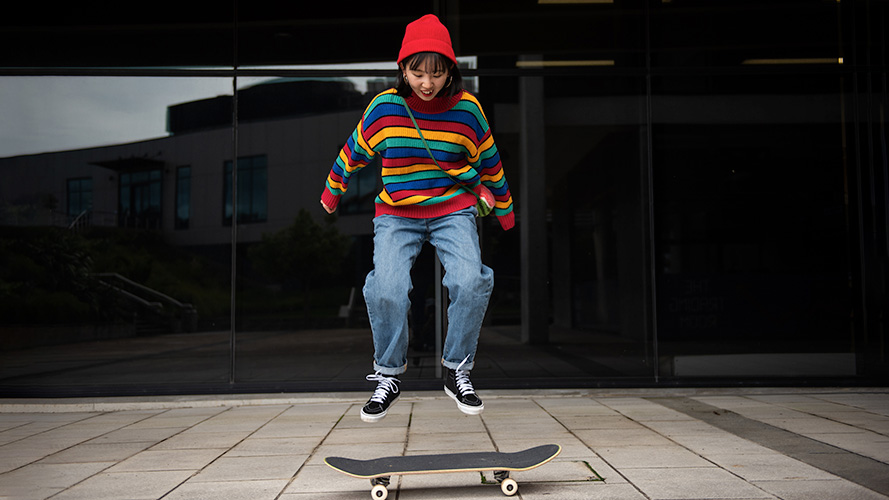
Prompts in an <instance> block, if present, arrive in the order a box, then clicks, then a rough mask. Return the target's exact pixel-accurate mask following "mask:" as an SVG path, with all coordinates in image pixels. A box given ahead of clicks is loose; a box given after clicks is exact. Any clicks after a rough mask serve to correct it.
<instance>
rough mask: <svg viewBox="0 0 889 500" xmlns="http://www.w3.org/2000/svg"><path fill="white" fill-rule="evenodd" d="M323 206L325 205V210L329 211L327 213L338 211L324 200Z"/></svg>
mask: <svg viewBox="0 0 889 500" xmlns="http://www.w3.org/2000/svg"><path fill="white" fill-rule="evenodd" d="M321 206H322V207H324V211H325V212H327V213H329V214H332V213H334V212H336V209H335V208H330V207H328V206H327V204H326V203H324V202H323V201H322V202H321Z"/></svg>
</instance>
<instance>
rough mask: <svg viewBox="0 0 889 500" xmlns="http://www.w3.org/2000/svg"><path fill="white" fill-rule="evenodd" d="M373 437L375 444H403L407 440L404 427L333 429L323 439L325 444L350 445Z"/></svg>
mask: <svg viewBox="0 0 889 500" xmlns="http://www.w3.org/2000/svg"><path fill="white" fill-rule="evenodd" d="M369 434H372V435H373V442H374V444H376V443H403V442H404V441H405V439H406V438H407V428H406V427H400V428H399V427H376V428H372V429H371V428H364V429H358V428H355V429H333V430H331V431H330V433H329V434H328V435H327V437H326V438H325V439H324V442H325V443H326V444H350V443H356V442H360V441H362V440H364V439H367V438H368V435H369Z"/></svg>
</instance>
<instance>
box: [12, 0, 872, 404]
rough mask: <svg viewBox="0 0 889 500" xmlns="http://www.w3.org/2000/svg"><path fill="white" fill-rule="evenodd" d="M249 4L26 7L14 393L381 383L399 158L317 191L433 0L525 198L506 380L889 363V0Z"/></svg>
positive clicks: (497, 328)
mask: <svg viewBox="0 0 889 500" xmlns="http://www.w3.org/2000/svg"><path fill="white" fill-rule="evenodd" d="M162 3H163V2H162ZM219 7H220V6H219V5H217V4H214V5H213V6H212V9H210V10H199V9H197V8H195V9H194V11H193V12H189V11H183V10H182V9H181V8H176V9H172V8H164V6H163V5H159V6H157V9H156V10H155V11H152V12H147V11H146V12H141V14H139V15H136V16H134V15H133V14H132V13H130V12H128V13H126V14H120V15H118V14H115V13H114V12H107V11H105V10H102V9H100V8H98V7H83V8H81V7H79V8H78V9H76V12H73V11H72V12H63V11H53V12H40V11H39V10H37V9H34V10H33V11H30V12H28V11H29V8H28V7H26V8H25V10H26V14H25V15H24V16H17V17H18V18H17V19H16V25H14V26H13V25H9V24H7V23H10V22H11V21H4V22H3V26H2V27H0V39H2V42H3V43H4V45H5V46H7V47H19V48H20V50H16V51H13V53H12V54H9V55H7V56H4V61H3V62H2V63H0V64H2V67H0V99H2V100H3V102H2V103H0V107H2V109H4V110H8V111H5V112H4V114H5V115H6V116H8V118H7V119H6V120H4V122H6V123H8V125H6V126H5V127H4V130H3V134H2V136H3V139H2V142H0V178H2V179H3V182H2V183H0V346H2V347H0V395H19V396H30V395H53V396H60V395H71V394H78V395H87V394H146V393H148V394H161V393H187V392H189V393H195V392H197V393H213V392H273V391H327V390H363V389H365V388H366V383H365V381H364V376H365V375H366V374H367V373H369V372H370V371H371V369H372V367H371V356H372V342H371V336H370V331H369V326H368V323H367V318H366V312H365V311H364V309H363V302H362V296H361V295H362V294H361V288H362V286H363V282H364V277H365V275H366V274H367V272H368V271H370V268H371V258H372V252H373V246H372V224H371V218H372V214H373V198H374V196H375V194H376V193H377V192H378V189H379V182H378V176H377V174H378V172H377V169H375V168H374V166H373V165H371V166H370V167H369V168H368V169H366V171H364V172H363V173H362V175H361V176H359V177H358V178H357V179H356V180H357V182H356V183H355V184H354V185H353V186H352V189H350V191H349V192H348V193H347V196H346V198H344V199H343V202H342V204H341V210H340V211H339V213H338V215H337V216H336V217H329V216H327V215H326V214H325V213H324V212H323V211H322V210H321V207H320V206H319V203H318V200H319V197H320V193H321V190H322V188H323V181H324V177H325V176H326V174H327V172H328V170H329V168H330V166H331V165H332V163H333V161H334V159H335V157H336V155H337V154H338V152H339V149H340V148H341V147H342V145H343V143H344V142H345V140H346V138H347V137H348V136H349V134H350V133H351V132H352V130H353V129H354V127H355V126H356V124H357V122H358V119H359V117H360V114H361V111H362V110H363V109H364V107H365V106H366V105H367V103H368V102H369V100H370V99H371V98H372V97H373V95H375V94H376V93H377V92H379V91H380V90H383V89H385V88H388V87H390V86H392V85H393V82H394V80H393V77H394V76H395V73H396V71H395V64H394V62H393V59H394V58H395V55H396V54H397V52H398V47H399V45H400V42H401V37H402V35H403V30H404V26H405V25H406V24H407V23H408V22H410V21H411V20H413V19H416V18H418V17H420V16H422V15H424V14H427V13H430V12H432V13H435V14H437V15H439V17H440V18H441V19H442V21H443V22H444V23H445V24H446V25H447V26H448V27H449V29H450V31H451V36H452V39H453V43H454V47H455V50H456V52H457V54H458V56H460V61H461V66H462V73H463V76H464V78H465V79H466V84H467V87H468V88H470V89H472V91H473V92H474V93H475V94H476V95H477V96H478V98H479V101H480V102H481V104H482V106H483V108H484V110H485V113H486V116H487V118H488V120H489V121H490V123H491V126H492V129H493V132H494V139H495V140H496V142H497V145H498V149H499V150H500V153H501V157H502V159H503V165H504V170H505V172H506V176H507V179H508V181H509V184H510V187H511V190H512V194H513V197H514V199H515V206H516V213H517V226H516V228H515V229H513V230H511V231H508V232H503V231H502V230H501V229H500V228H499V225H498V224H497V223H496V221H493V220H488V219H479V226H480V233H481V241H482V251H483V255H484V260H485V263H486V264H487V265H489V266H490V267H492V268H493V269H494V271H495V276H496V278H495V280H496V285H495V291H494V295H493V297H492V300H491V304H490V307H489V311H488V315H487V317H486V320H485V325H484V327H483V330H482V333H481V339H480V347H479V352H478V358H477V364H476V368H475V370H474V372H473V380H474V381H476V382H475V383H476V386H477V387H479V389H484V388H495V387H499V388H516V387H521V388H526V387H601V386H626V387H631V386H644V387H657V386H698V385H743V384H750V385H767V384H780V385H805V384H839V385H853V384H854V385H865V384H885V383H886V382H887V381H889V361H887V359H886V356H887V347H886V340H887V339H886V337H887V326H886V324H885V319H884V318H885V317H886V313H887V307H889V306H887V304H889V295H887V278H889V234H887V224H889V221H887V217H889V170H887V168H889V167H887V164H889V160H887V158H889V157H887V149H886V146H885V145H886V143H887V139H889V132H887V129H886V126H885V119H886V114H887V113H886V107H887V104H889V94H887V86H886V68H887V61H886V58H887V45H886V43H887V42H886V39H887V33H886V30H887V27H886V23H885V19H887V17H889V2H887V1H885V0H882V1H878V0H871V1H868V0H857V1H852V0H842V1H840V0H829V1H828V0H771V1H752V2H751V1H744V2H741V1H722V2H712V1H711V2H705V1H695V0H649V1H643V0H627V1H621V0H614V1H597V2H559V1H556V0H540V1H525V0H523V1H490V2H466V1H460V0H446V1H445V0H443V1H434V2H405V4H404V5H403V6H400V7H399V8H397V9H395V8H393V9H385V10H384V11H380V10H379V9H377V8H375V7H374V6H373V5H371V4H370V3H368V2H341V3H337V5H336V7H335V8H334V7H331V8H324V7H320V8H316V9H314V10H315V12H311V13H309V12H306V11H305V9H303V8H300V7H299V6H298V5H296V4H294V5H292V6H288V5H278V4H275V5H272V4H267V3H264V2H259V3H256V2H251V3H246V2H239V1H235V2H233V3H231V4H229V5H227V6H226V8H225V9H220V8H219ZM234 159H237V160H236V161H233V160H234ZM233 164H236V165H237V168H234V169H233V168H232V165H233ZM235 213H236V214H237V217H233V214H235ZM440 277H441V276H440V270H439V269H438V266H437V263H436V259H435V255H434V251H433V250H432V249H431V248H426V249H424V251H423V252H422V253H421V255H420V257H419V259H418V261H417V263H416V265H415V267H414V269H413V285H414V286H413V291H412V293H411V299H412V308H411V317H410V323H411V346H412V347H411V351H410V355H409V359H410V366H409V369H408V372H407V373H406V374H405V375H404V377H403V378H404V379H405V380H409V381H410V383H411V385H410V387H411V388H416V389H423V388H426V389H433V388H437V387H438V386H439V385H440V383H439V381H438V380H439V377H440V368H439V364H438V362H437V359H438V358H437V355H438V352H437V349H440V345H441V337H442V335H443V333H442V332H443V331H445V329H446V318H442V310H443V307H442V304H446V300H447V299H446V292H447V291H446V290H444V289H442V288H441V287H440V286H439V285H438V283H439V282H440Z"/></svg>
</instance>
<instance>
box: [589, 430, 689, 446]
mask: <svg viewBox="0 0 889 500" xmlns="http://www.w3.org/2000/svg"><path fill="white" fill-rule="evenodd" d="M574 434H575V435H576V436H577V437H578V438H580V439H581V440H583V442H584V443H586V444H587V445H588V446H591V447H593V448H598V447H618V446H669V445H670V444H672V443H671V442H670V440H669V439H667V438H665V437H663V436H661V435H660V434H658V433H656V432H654V431H651V430H649V429H646V428H645V427H642V426H641V425H640V426H639V427H638V428H636V429H597V430H577V431H574Z"/></svg>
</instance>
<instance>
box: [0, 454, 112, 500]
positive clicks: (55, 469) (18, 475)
mask: <svg viewBox="0 0 889 500" xmlns="http://www.w3.org/2000/svg"><path fill="white" fill-rule="evenodd" d="M113 465H114V462H93V463H87V464H31V465H27V466H25V467H22V468H20V469H17V470H15V471H12V472H10V473H8V474H3V475H2V476H0V495H2V496H0V498H4V497H7V496H8V497H9V498H26V497H28V498H31V497H39V496H40V495H42V494H44V493H46V491H44V490H47V489H49V490H54V491H50V493H56V492H58V491H59V490H62V489H65V488H69V487H71V486H73V485H75V484H77V483H79V482H81V481H83V480H84V479H86V478H88V477H91V476H93V475H95V474H98V473H99V472H102V471H104V470H106V469H107V468H109V467H111V466H113Z"/></svg>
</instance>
